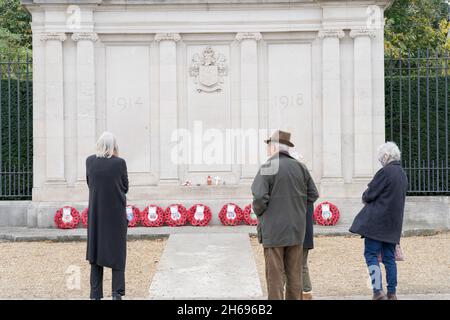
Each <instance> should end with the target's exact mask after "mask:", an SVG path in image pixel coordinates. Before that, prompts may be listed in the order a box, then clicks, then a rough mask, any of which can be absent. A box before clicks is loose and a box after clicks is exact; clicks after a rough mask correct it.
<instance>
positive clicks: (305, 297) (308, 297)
mask: <svg viewBox="0 0 450 320" xmlns="http://www.w3.org/2000/svg"><path fill="white" fill-rule="evenodd" d="M312 299H313V296H312V292H311V291H308V292H303V300H312Z"/></svg>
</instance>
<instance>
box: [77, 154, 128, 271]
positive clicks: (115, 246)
mask: <svg viewBox="0 0 450 320" xmlns="http://www.w3.org/2000/svg"><path fill="white" fill-rule="evenodd" d="M86 179H87V184H88V187H89V213H88V236H87V253H86V259H87V260H88V261H89V262H90V263H91V264H97V265H99V266H103V267H109V268H113V269H117V270H125V260H126V252H127V227H128V220H127V217H126V204H127V201H126V196H125V194H126V193H127V192H128V175H127V165H126V162H125V160H123V159H121V158H118V157H114V156H113V157H111V158H97V157H96V156H95V155H92V156H90V157H88V158H87V160H86Z"/></svg>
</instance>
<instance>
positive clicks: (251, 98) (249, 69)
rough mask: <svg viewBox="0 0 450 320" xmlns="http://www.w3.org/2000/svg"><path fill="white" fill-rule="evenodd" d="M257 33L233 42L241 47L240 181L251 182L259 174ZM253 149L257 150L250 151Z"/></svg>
mask: <svg viewBox="0 0 450 320" xmlns="http://www.w3.org/2000/svg"><path fill="white" fill-rule="evenodd" d="M261 39H262V36H261V33H259V32H241V33H238V34H236V40H237V41H239V42H240V43H241V77H240V82H241V83H240V85H241V127H242V129H245V131H246V132H245V134H243V135H242V140H241V144H242V148H241V153H242V155H241V159H242V161H243V163H242V167H241V178H244V179H251V178H253V177H254V176H255V174H256V172H257V171H258V154H259V152H258V148H257V147H256V146H258V145H259V141H258V139H259V136H258V129H259V123H258V122H259V121H258V120H259V116H258V114H259V112H258V41H260V40H261ZM255 147H256V150H254V149H253V148H255Z"/></svg>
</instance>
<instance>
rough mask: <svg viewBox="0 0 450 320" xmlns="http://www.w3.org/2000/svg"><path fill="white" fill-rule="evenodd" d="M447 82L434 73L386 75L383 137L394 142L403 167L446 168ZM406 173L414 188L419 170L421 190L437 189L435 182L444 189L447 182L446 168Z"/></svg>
mask: <svg viewBox="0 0 450 320" xmlns="http://www.w3.org/2000/svg"><path fill="white" fill-rule="evenodd" d="M409 79H410V81H409ZM449 82H450V78H449V77H447V78H446V77H442V76H436V75H433V76H429V77H428V78H427V77H426V76H420V77H417V76H411V77H410V78H408V77H399V76H395V77H389V76H387V77H386V79H385V103H386V109H385V114H386V122H385V123H386V139H387V140H389V141H394V142H396V143H397V144H398V146H399V147H400V149H401V151H402V159H403V161H404V164H405V167H416V168H417V167H418V166H421V167H425V168H428V167H433V168H437V167H440V168H442V167H444V168H445V167H446V168H448V166H449V165H450V163H449V159H448V158H446V152H447V154H448V152H449V151H450V145H449V142H450V140H447V137H448V138H450V137H449V126H450V119H449V113H448V109H449V108H450V102H449V101H448V99H449V97H450V92H449V86H448V85H449ZM427 92H428V94H427ZM409 173H413V174H412V175H411V176H410V177H409V179H410V182H411V183H416V188H415V189H418V175H419V174H421V188H420V189H422V190H428V189H431V190H432V189H433V187H434V190H437V185H439V186H440V187H441V188H443V189H444V188H445V187H446V188H447V189H448V186H449V185H450V176H449V174H448V170H434V171H433V170H417V169H416V170H413V171H412V172H409ZM428 174H430V181H428ZM433 179H434V180H433ZM438 179H439V183H437V182H438ZM433 182H434V183H433ZM430 194H431V193H430Z"/></svg>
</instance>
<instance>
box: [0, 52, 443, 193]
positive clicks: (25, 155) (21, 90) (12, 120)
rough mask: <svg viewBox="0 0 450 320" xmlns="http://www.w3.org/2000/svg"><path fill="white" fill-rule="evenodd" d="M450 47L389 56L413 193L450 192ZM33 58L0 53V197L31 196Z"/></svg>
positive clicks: (392, 120) (388, 94) (391, 128)
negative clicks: (449, 117) (436, 50)
mask: <svg viewBox="0 0 450 320" xmlns="http://www.w3.org/2000/svg"><path fill="white" fill-rule="evenodd" d="M449 63H450V60H449V53H448V52H445V53H439V52H434V51H431V50H425V51H420V52H414V53H411V52H408V53H403V54H400V55H398V57H395V58H394V57H386V59H385V102H386V109H385V114H386V139H387V140H390V141H394V142H396V143H397V144H398V145H399V147H400V149H401V151H402V162H403V166H404V168H405V171H406V173H407V175H408V178H409V191H408V193H409V194H410V195H449V194H450V176H449V169H450V166H449V119H448V115H449V114H448V104H449V73H450V65H449ZM32 114H33V111H32V62H31V58H29V57H27V58H26V59H23V60H20V59H18V60H17V59H16V60H12V59H3V60H2V58H1V56H0V125H1V126H0V146H1V150H0V200H22V199H30V198H31V190H32V180H33V179H32V178H33V177H32V171H33V170H32V154H33V145H32Z"/></svg>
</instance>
